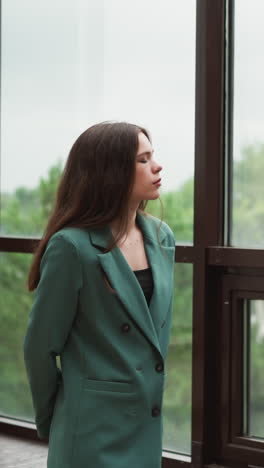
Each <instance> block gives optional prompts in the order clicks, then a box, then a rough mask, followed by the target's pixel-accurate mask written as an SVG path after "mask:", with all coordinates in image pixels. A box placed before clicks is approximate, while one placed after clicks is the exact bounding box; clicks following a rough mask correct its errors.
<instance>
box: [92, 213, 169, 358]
mask: <svg viewBox="0 0 264 468" xmlns="http://www.w3.org/2000/svg"><path fill="white" fill-rule="evenodd" d="M136 222H137V224H138V226H139V227H140V229H141V231H142V233H143V238H144V247H145V252H146V255H147V258H148V262H149V265H150V267H151V270H152V274H153V282H154V290H153V294H152V298H151V302H150V305H149V306H148V304H147V301H146V299H145V296H144V293H143V291H142V288H141V286H140V284H139V283H138V280H137V278H136V276H135V274H134V272H133V270H132V269H131V267H130V266H129V264H128V263H127V261H126V259H125V257H124V255H123V254H122V252H121V250H120V249H119V247H114V248H113V249H112V250H111V251H110V252H107V253H98V254H97V258H98V261H99V263H100V265H101V267H102V268H103V270H104V272H105V274H106V276H107V277H108V280H109V282H110V284H111V285H112V287H113V288H114V289H115V291H116V293H117V296H118V298H119V300H120V301H121V303H122V305H123V306H124V308H125V310H126V312H127V313H128V315H129V316H130V318H131V319H132V320H133V321H134V322H135V324H136V325H137V326H138V327H139V328H140V329H141V331H142V332H143V333H144V335H145V336H146V338H147V339H148V340H149V341H150V342H151V343H152V344H153V345H154V346H155V347H156V348H157V349H158V350H159V352H160V353H161V354H162V350H161V348H160V342H159V333H160V330H161V328H162V326H163V323H164V321H165V318H166V315H167V312H168V310H169V305H170V300H171V295H172V292H173V291H172V290H173V272H174V252H175V247H171V246H169V247H167V246H162V250H161V248H160V245H159V242H158V237H157V224H158V223H156V220H155V218H153V217H152V216H148V215H144V214H141V213H140V212H137V215H136ZM89 232H90V238H91V242H92V244H93V245H94V246H95V247H100V248H102V247H103V248H104V247H106V246H107V244H108V243H109V241H110V240H112V233H111V229H110V227H109V225H105V226H104V227H102V228H97V229H91V230H90V231H89ZM165 237H166V232H165V230H164V229H162V227H161V229H160V230H159V241H160V244H162V241H163V240H164V238H165Z"/></svg>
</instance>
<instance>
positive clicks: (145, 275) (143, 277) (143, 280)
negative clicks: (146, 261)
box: [134, 267, 154, 305]
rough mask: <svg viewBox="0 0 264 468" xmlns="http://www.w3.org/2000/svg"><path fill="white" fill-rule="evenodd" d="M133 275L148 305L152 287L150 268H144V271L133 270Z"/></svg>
mask: <svg viewBox="0 0 264 468" xmlns="http://www.w3.org/2000/svg"><path fill="white" fill-rule="evenodd" d="M134 273H135V276H136V278H137V279H138V282H139V284H140V286H141V287H142V290H143V293H144V295H145V298H146V301H147V304H148V305H149V304H150V300H151V296H152V292H153V287H154V283H153V277H152V271H151V268H150V267H149V268H144V270H134Z"/></svg>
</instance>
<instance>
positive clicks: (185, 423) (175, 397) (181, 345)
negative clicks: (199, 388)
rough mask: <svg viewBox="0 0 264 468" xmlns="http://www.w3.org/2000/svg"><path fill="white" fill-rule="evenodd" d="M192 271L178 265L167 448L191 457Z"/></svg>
mask: <svg viewBox="0 0 264 468" xmlns="http://www.w3.org/2000/svg"><path fill="white" fill-rule="evenodd" d="M192 272H193V266H192V265H188V264H175V276H174V278H175V286H174V315H173V324H172V333H171V339H170V345H169V351H168V357H167V361H166V368H167V371H166V373H167V378H166V379H167V380H166V386H165V393H164V402H163V415H164V434H163V448H164V450H171V451H174V452H178V453H182V454H188V455H189V454H191V410H192V406H191V402H192Z"/></svg>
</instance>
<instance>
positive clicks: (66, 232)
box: [49, 227, 89, 250]
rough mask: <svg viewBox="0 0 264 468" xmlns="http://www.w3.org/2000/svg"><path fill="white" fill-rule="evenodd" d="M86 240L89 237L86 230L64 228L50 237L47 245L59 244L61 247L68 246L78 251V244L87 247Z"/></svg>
mask: <svg viewBox="0 0 264 468" xmlns="http://www.w3.org/2000/svg"><path fill="white" fill-rule="evenodd" d="M87 240H89V235H88V232H87V230H86V229H82V228H77V227H65V228H63V229H60V230H59V231H57V232H55V233H54V234H53V235H52V236H51V237H50V239H49V244H53V243H56V244H58V243H60V244H61V245H62V246H63V245H69V244H70V245H72V246H73V247H75V248H77V250H79V247H80V244H83V243H84V242H85V244H86V245H87Z"/></svg>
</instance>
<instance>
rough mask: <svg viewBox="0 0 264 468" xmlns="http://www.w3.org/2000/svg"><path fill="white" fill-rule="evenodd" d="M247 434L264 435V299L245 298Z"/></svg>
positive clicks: (251, 435) (245, 411) (245, 413)
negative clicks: (246, 299) (249, 299)
mask: <svg viewBox="0 0 264 468" xmlns="http://www.w3.org/2000/svg"><path fill="white" fill-rule="evenodd" d="M244 330H245V333H244V339H245V349H246V352H245V354H244V434H245V435H247V436H249V437H259V438H264V425H263V421H264V394H263V388H264V372H263V362H264V301H263V300H252V301H246V302H245V322H244Z"/></svg>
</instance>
